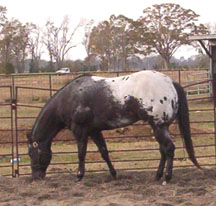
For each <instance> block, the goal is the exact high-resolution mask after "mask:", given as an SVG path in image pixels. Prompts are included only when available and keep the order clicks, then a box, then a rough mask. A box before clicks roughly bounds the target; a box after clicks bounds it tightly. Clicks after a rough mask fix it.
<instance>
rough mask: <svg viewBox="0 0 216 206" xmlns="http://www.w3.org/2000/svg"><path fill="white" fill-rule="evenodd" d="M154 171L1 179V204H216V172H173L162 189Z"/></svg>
mask: <svg viewBox="0 0 216 206" xmlns="http://www.w3.org/2000/svg"><path fill="white" fill-rule="evenodd" d="M154 174H155V172H152V171H143V172H127V171H119V173H118V178H117V180H113V179H112V178H111V177H110V175H109V174H108V173H100V174H96V173H94V174H90V173H89V174H87V175H86V176H85V177H84V179H83V180H82V181H81V182H77V181H76V176H75V175H71V174H56V175H52V176H48V177H46V178H45V180H42V181H37V182H32V181H31V178H30V177H29V176H25V177H24V176H23V177H20V178H14V179H13V178H7V177H0V205H3V206H18V205H22V206H24V205H39V206H51V205H52V206H55V205H58V206H69V205H71V206H144V205H148V206H149V205H160V206H176V205H184V206H190V205H194V206H195V205H196V206H199V205H203V206H204V205H205V206H206V205H208V206H214V205H216V176H215V175H216V172H215V169H205V170H204V172H200V171H198V170H196V169H195V168H194V169H188V168H187V169H182V170H174V175H173V179H172V181H171V182H170V183H169V184H167V185H165V186H162V180H161V181H159V182H155V181H154Z"/></svg>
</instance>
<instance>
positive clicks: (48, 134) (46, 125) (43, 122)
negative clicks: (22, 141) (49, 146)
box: [32, 107, 64, 142]
mask: <svg viewBox="0 0 216 206" xmlns="http://www.w3.org/2000/svg"><path fill="white" fill-rule="evenodd" d="M63 127H64V125H63V122H62V121H61V118H60V117H58V116H57V115H56V109H55V108H54V107H53V108H45V109H44V110H43V111H42V112H41V113H40V115H39V117H38V118H37V120H36V122H35V125H34V128H33V131H32V136H33V138H34V139H35V140H38V141H40V142H51V141H52V139H53V138H54V137H55V136H56V134H57V133H58V132H59V131H60V130H61V129H62V128H63Z"/></svg>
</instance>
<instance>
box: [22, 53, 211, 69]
mask: <svg viewBox="0 0 216 206" xmlns="http://www.w3.org/2000/svg"><path fill="white" fill-rule="evenodd" d="M30 63H31V60H30V59H28V60H26V61H25V72H31V67H30ZM64 65H65V67H68V68H69V69H70V70H71V72H79V71H101V70H102V69H101V61H99V60H98V61H96V60H95V61H92V62H91V63H90V64H89V65H88V66H86V62H85V60H75V61H72V60H66V61H65V62H64ZM162 66H163V61H162V59H161V57H160V56H152V57H143V58H140V57H133V58H130V59H128V61H127V68H128V70H130V71H133V70H134V71H138V70H148V69H154V70H161V69H162ZM194 68H195V69H206V68H209V57H208V56H207V55H204V54H200V55H195V56H191V57H190V58H187V59H185V58H184V57H181V58H180V59H178V58H175V57H172V58H171V61H170V69H194ZM49 71H50V70H49V61H45V60H40V62H39V65H38V70H35V71H34V73H38V72H49ZM110 71H116V72H117V71H122V70H121V69H120V68H118V67H117V68H114V69H112V70H110Z"/></svg>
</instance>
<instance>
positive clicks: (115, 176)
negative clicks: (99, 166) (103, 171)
mask: <svg viewBox="0 0 216 206" xmlns="http://www.w3.org/2000/svg"><path fill="white" fill-rule="evenodd" d="M111 175H112V177H113V179H114V180H116V179H117V173H116V171H114V172H111Z"/></svg>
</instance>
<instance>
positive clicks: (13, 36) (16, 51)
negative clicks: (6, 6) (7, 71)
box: [0, 19, 32, 73]
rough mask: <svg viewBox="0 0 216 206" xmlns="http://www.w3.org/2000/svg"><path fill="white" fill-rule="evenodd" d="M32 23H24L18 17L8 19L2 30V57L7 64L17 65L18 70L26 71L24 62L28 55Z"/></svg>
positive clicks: (0, 44) (0, 42)
mask: <svg viewBox="0 0 216 206" xmlns="http://www.w3.org/2000/svg"><path fill="white" fill-rule="evenodd" d="M31 27H32V25H31V24H28V23H27V24H25V25H23V24H22V23H21V22H20V21H18V20H17V19H12V20H10V21H9V20H6V21H5V23H4V26H3V28H2V30H1V36H2V38H1V41H0V49H1V59H2V62H4V63H5V64H7V63H10V64H14V65H16V69H17V72H19V73H21V72H24V62H25V59H26V57H27V55H28V50H27V49H28V42H29V35H30V32H31Z"/></svg>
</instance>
